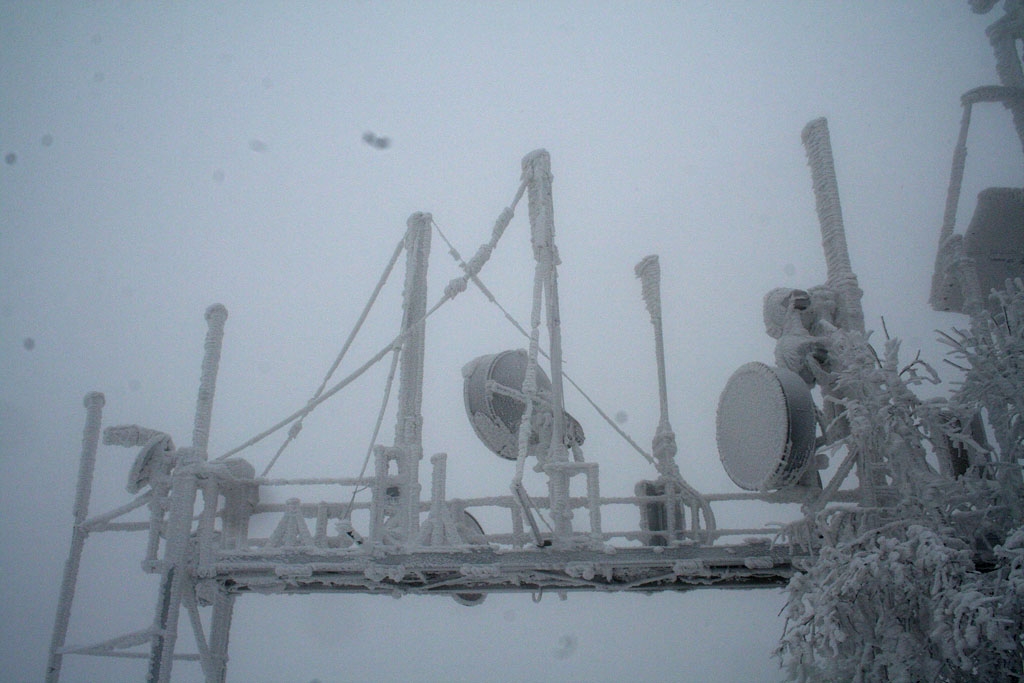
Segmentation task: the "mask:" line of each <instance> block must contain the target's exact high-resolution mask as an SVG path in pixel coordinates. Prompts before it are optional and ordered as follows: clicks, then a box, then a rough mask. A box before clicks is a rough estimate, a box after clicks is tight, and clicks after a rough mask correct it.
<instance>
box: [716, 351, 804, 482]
mask: <svg viewBox="0 0 1024 683" xmlns="http://www.w3.org/2000/svg"><path fill="white" fill-rule="evenodd" d="M716 431H717V438H718V455H719V457H720V458H721V459H722V465H724V466H725V471H726V472H727V473H728V474H729V478H730V479H732V480H733V482H735V483H736V485H737V486H739V487H740V488H743V489H746V490H748V491H767V490H772V489H781V488H785V487H787V486H792V485H793V484H795V483H797V481H798V480H799V479H800V477H801V476H802V475H803V473H804V471H805V470H806V469H807V465H808V463H810V462H811V460H812V458H811V456H812V455H813V454H814V441H815V439H814V436H815V435H814V431H815V417H814V402H813V400H812V399H811V392H810V389H808V388H807V385H806V384H805V383H804V381H803V380H802V379H800V376H799V375H797V374H796V373H795V372H792V371H790V370H786V369H785V368H773V367H769V366H767V365H765V364H764V363H756V362H755V363H747V364H746V365H744V366H742V367H741V368H740V369H738V370H737V371H736V372H734V373H733V375H732V377H730V378H729V381H728V382H726V385H725V389H723V390H722V396H721V397H720V398H719V399H718V416H717V430H716Z"/></svg>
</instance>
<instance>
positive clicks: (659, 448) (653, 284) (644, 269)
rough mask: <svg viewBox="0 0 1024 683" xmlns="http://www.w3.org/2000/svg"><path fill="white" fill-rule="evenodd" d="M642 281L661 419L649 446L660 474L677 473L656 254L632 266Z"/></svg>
mask: <svg viewBox="0 0 1024 683" xmlns="http://www.w3.org/2000/svg"><path fill="white" fill-rule="evenodd" d="M634 272H636V276H637V277H638V278H640V282H641V285H642V289H641V294H642V296H643V299H644V303H645V304H646V305H647V312H648V313H650V314H651V323H652V324H653V325H654V353H655V356H656V358H657V362H658V395H659V397H660V399H661V419H660V420H659V421H658V429H657V431H656V432H655V434H654V442H653V443H652V448H653V450H654V459H655V461H656V463H657V465H656V466H657V468H658V472H659V473H660V474H662V475H663V476H666V477H668V476H673V475H676V474H678V468H677V467H676V465H675V460H674V458H675V455H676V452H677V448H676V435H675V432H673V431H672V425H671V423H670V422H669V418H668V381H667V379H666V377H665V339H664V335H663V333H662V327H661V265H660V264H659V263H658V257H657V255H651V256H648V257H646V258H644V259H643V260H642V261H640V263H638V264H636V268H635V269H634Z"/></svg>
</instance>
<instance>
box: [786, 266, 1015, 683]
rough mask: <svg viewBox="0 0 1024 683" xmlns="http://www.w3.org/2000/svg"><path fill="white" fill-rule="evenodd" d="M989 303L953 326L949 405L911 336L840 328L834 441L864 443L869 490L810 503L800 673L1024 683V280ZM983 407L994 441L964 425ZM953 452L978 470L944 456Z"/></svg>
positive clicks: (799, 620) (795, 622)
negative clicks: (938, 462) (877, 336)
mask: <svg viewBox="0 0 1024 683" xmlns="http://www.w3.org/2000/svg"><path fill="white" fill-rule="evenodd" d="M989 310H990V311H992V313H986V314H984V315H979V316H975V318H974V320H973V321H972V324H971V328H970V329H969V330H968V331H954V333H953V334H951V335H947V336H946V337H945V339H946V341H947V342H948V343H950V344H951V345H952V346H953V356H954V357H955V359H954V360H953V361H952V362H954V363H955V364H956V365H958V366H959V367H961V368H962V369H963V370H964V371H965V372H964V377H963V381H962V382H961V383H960V384H959V385H958V387H957V389H956V391H955V392H954V394H953V395H952V396H951V397H950V399H949V400H948V401H947V400H942V399H934V400H922V399H920V398H919V397H918V396H917V394H916V393H915V392H914V387H915V385H917V384H920V383H921V382H923V381H937V380H936V378H935V375H934V372H933V371H932V370H931V368H929V367H928V366H927V365H926V364H924V363H923V362H921V361H920V360H915V361H914V362H912V363H910V364H909V365H906V366H903V367H901V366H900V363H899V359H898V354H899V343H898V341H896V340H889V341H886V343H885V347H884V351H883V353H882V354H881V356H878V355H877V354H876V353H875V351H874V350H873V349H872V347H871V346H870V345H869V344H868V343H867V340H866V339H865V338H864V337H863V336H860V335H856V334H844V333H838V335H837V337H836V339H835V343H834V345H833V348H832V349H831V353H832V354H833V368H834V375H833V376H832V378H831V381H832V382H834V385H833V386H834V387H835V391H834V392H833V393H834V395H835V396H837V397H838V398H836V399H835V400H836V401H837V402H838V403H839V404H840V405H841V408H842V412H841V419H842V420H844V422H845V424H844V426H843V429H842V430H841V433H843V434H845V436H843V438H842V439H840V440H839V441H838V442H837V443H836V444H835V445H836V447H837V448H840V449H846V451H847V452H848V453H849V452H855V453H856V454H857V456H858V460H859V466H858V470H857V472H858V476H859V477H860V479H861V486H862V488H863V487H865V486H866V495H865V497H864V500H863V501H862V505H860V506H857V507H835V506H830V507H827V508H824V509H821V508H818V507H815V506H813V505H810V506H808V507H807V508H806V510H805V511H806V513H807V519H806V520H805V522H804V524H803V528H802V531H803V533H808V532H809V533H810V534H811V538H813V539H814V542H815V543H816V544H818V547H819V552H818V555H817V558H816V560H815V561H814V562H813V563H812V564H811V565H810V566H808V567H806V570H805V571H804V572H802V573H800V574H798V575H796V576H794V577H793V579H792V580H791V581H790V584H789V587H788V601H787V605H786V607H785V614H786V626H785V630H784V633H783V636H782V639H781V641H780V644H779V647H778V649H777V650H776V655H777V656H778V657H779V658H780V660H781V663H782V666H783V667H784V668H785V670H786V672H787V674H788V675H789V677H790V678H791V679H793V680H799V681H980V680H984V681H1024V526H1022V524H1024V514H1022V512H1024V511H1022V506H1024V490H1022V486H1021V457H1022V456H1024V441H1022V437H1024V423H1022V420H1024V287H1022V286H1021V284H1020V283H1019V282H1017V283H1015V284H1013V285H1012V286H1009V287H1008V288H1007V290H1006V291H1005V292H1003V293H1001V294H997V295H996V296H995V298H994V300H993V305H992V306H990V307H989ZM979 411H980V412H982V413H983V414H985V416H986V418H987V420H988V421H989V423H990V424H991V427H992V431H993V433H994V434H995V437H996V442H997V443H996V446H994V447H988V446H987V445H986V444H985V443H984V439H982V438H981V435H980V434H977V433H972V432H971V430H970V429H967V428H965V427H964V425H969V424H971V422H972V419H973V418H974V416H975V415H976V414H977V413H979ZM975 423H977V421H976V420H975ZM951 450H952V451H954V452H957V453H959V454H960V455H963V456H965V457H964V458H963V461H964V463H966V467H965V471H964V468H961V470H960V471H959V472H957V471H950V469H951V468H949V467H945V468H933V466H932V465H930V464H929V454H930V453H938V454H940V455H941V454H943V453H945V454H947V455H948V453H949V452H950V451H951ZM932 462H934V458H933V459H932ZM940 470H944V471H940ZM957 475H959V476H957Z"/></svg>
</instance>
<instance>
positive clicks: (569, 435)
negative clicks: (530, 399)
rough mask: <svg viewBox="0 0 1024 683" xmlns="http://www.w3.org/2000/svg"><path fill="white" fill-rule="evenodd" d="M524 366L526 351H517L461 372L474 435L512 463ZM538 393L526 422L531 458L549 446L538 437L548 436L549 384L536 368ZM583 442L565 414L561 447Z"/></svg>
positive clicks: (482, 360) (522, 398) (520, 413)
mask: <svg viewBox="0 0 1024 683" xmlns="http://www.w3.org/2000/svg"><path fill="white" fill-rule="evenodd" d="M528 364H529V357H528V356H527V354H526V351H525V350H524V349H517V350H515V351H502V352H501V353H496V354H492V355H489V356H480V357H479V358H477V359H475V360H472V361H470V362H469V363H467V364H466V365H465V367H463V368H462V376H463V377H464V378H465V383H464V391H463V395H464V397H465V400H466V414H467V415H468V416H469V421H470V423H471V424H472V425H473V431H475V432H476V435H477V436H478V437H480V440H481V441H483V442H484V445H486V446H487V447H488V448H489V449H491V450H492V451H493V452H494V453H496V454H497V455H499V456H501V457H502V458H505V459H507V460H515V459H516V457H517V455H518V452H519V424H520V423H521V422H522V419H523V413H525V412H526V397H525V396H524V395H523V381H524V380H525V379H526V367H527V365H528ZM537 394H538V398H539V401H538V404H537V405H535V406H534V412H533V418H532V420H531V422H532V423H533V424H532V425H531V426H532V427H533V429H532V431H531V433H530V441H529V448H530V452H531V454H532V453H533V451H534V450H535V449H536V448H541V447H543V448H547V446H548V441H547V440H545V439H542V438H541V433H542V432H544V431H546V432H547V435H548V436H549V437H550V434H551V431H550V430H551V427H550V423H551V420H550V418H551V403H550V401H551V380H550V379H549V378H548V376H547V375H546V374H545V373H544V371H543V370H542V369H541V368H537ZM545 418H547V419H545ZM545 424H546V425H547V429H546V430H545V429H544V426H545ZM583 439H584V435H583V427H582V426H580V423H579V422H577V421H576V418H574V417H572V416H571V415H569V414H568V413H566V414H565V441H566V445H567V446H572V445H576V446H579V445H582V444H583Z"/></svg>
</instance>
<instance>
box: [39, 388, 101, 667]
mask: <svg viewBox="0 0 1024 683" xmlns="http://www.w3.org/2000/svg"><path fill="white" fill-rule="evenodd" d="M103 402H104V399H103V394H101V393H98V392H92V393H89V394H87V395H86V397H85V408H86V418H85V430H84V433H83V434H82V457H81V459H80V460H79V465H78V488H77V490H76V492H75V507H74V511H73V514H74V519H75V526H74V528H73V529H72V531H71V549H70V550H69V551H68V559H67V562H66V563H65V565H64V580H63V581H62V582H61V585H60V597H58V599H57V617H56V619H55V620H54V624H53V637H52V639H51V640H50V658H49V661H48V662H47V665H46V683H57V681H58V680H59V679H60V667H61V663H62V661H63V655H62V654H61V653H60V650H61V648H63V647H64V640H65V638H67V634H68V623H69V622H70V620H71V602H72V600H74V598H75V584H76V583H77V581H78V567H79V564H80V562H81V560H82V550H83V549H84V547H85V538H86V536H87V535H88V532H87V531H86V530H85V529H84V528H83V527H82V523H83V522H85V519H86V517H87V516H88V513H89V497H90V494H91V493H92V475H93V470H94V469H95V465H96V449H97V448H98V447H99V441H100V421H101V417H102V414H103Z"/></svg>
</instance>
